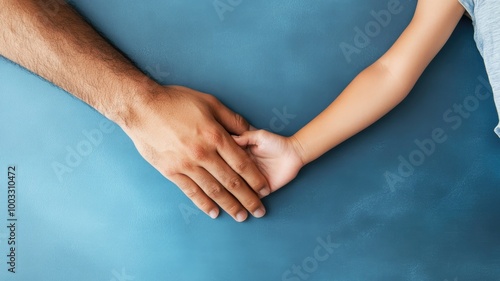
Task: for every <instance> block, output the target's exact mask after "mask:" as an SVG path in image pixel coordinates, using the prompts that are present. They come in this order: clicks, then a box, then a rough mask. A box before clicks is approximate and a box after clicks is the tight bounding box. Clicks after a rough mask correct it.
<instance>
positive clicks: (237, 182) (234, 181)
mask: <svg viewBox="0 0 500 281" xmlns="http://www.w3.org/2000/svg"><path fill="white" fill-rule="evenodd" d="M242 187H243V182H242V180H241V179H240V178H236V177H234V178H231V179H230V180H229V182H228V184H227V189H228V190H230V191H238V190H240V189H241V188H242Z"/></svg>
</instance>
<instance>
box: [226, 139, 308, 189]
mask: <svg viewBox="0 0 500 281" xmlns="http://www.w3.org/2000/svg"><path fill="white" fill-rule="evenodd" d="M233 138H234V140H235V141H236V143H237V144H238V145H240V146H241V147H244V148H245V147H248V150H249V151H250V156H251V157H252V159H253V160H254V161H255V163H256V164H257V167H258V168H259V169H260V171H261V172H262V174H264V176H265V177H266V178H267V181H268V183H269V188H270V189H271V192H274V191H276V190H278V189H279V188H281V187H282V186H284V185H285V184H287V183H288V182H290V181H291V180H293V179H294V178H295V177H296V176H297V173H298V172H299V170H300V169H301V168H302V167H303V166H304V162H303V161H302V159H301V148H300V144H299V143H298V142H297V141H296V139H295V138H294V137H289V138H287V137H283V136H280V135H276V134H273V133H270V132H268V131H265V130H258V131H247V132H244V133H243V134H242V135H240V136H233Z"/></svg>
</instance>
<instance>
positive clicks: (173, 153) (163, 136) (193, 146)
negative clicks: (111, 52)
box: [122, 86, 304, 222]
mask: <svg viewBox="0 0 500 281" xmlns="http://www.w3.org/2000/svg"><path fill="white" fill-rule="evenodd" d="M143 96H144V98H143V99H141V102H137V103H136V105H135V107H134V108H133V109H132V110H130V112H129V116H128V117H127V119H128V121H127V122H126V123H125V124H126V125H124V126H122V127H123V129H124V131H125V132H126V133H127V134H128V135H129V136H130V138H131V139H132V141H133V142H134V144H135V146H136V148H137V150H138V151H139V153H140V154H141V155H142V156H143V157H144V159H146V161H148V162H149V163H150V164H151V165H153V166H154V167H155V168H156V169H157V170H158V171H159V172H160V173H161V174H162V175H163V176H165V177H166V178H168V179H169V180H170V181H172V182H173V183H175V184H176V185H177V186H178V187H179V188H180V189H181V190H182V191H183V192H184V193H185V194H186V196H188V197H189V198H190V199H191V200H192V201H193V202H194V204H195V205H196V206H197V207H198V208H199V209H201V210H202V211H203V212H205V213H206V214H207V215H209V216H210V217H211V218H216V217H218V215H219V212H220V211H219V207H220V208H222V209H223V210H224V211H226V212H227V213H228V214H229V215H231V216H232V217H233V218H234V219H235V220H236V221H238V222H242V221H244V220H246V219H247V217H248V212H249V213H250V214H252V215H253V216H254V217H257V218H260V217H262V216H264V215H265V213H266V209H265V207H264V205H263V204H262V202H261V200H260V198H262V197H265V196H267V195H269V194H270V193H271V192H274V191H276V190H277V189H279V188H281V187H282V186H284V185H285V184H286V183H288V182H289V181H291V180H292V179H293V178H295V176H296V175H297V173H298V171H299V170H300V168H301V167H302V166H303V165H304V162H303V160H302V158H301V148H300V144H299V143H298V142H297V141H296V140H295V139H294V138H293V137H290V138H287V137H282V136H279V135H275V134H273V133H270V132H267V131H264V130H253V129H252V127H251V126H250V125H249V124H248V122H247V121H246V120H245V119H244V118H243V117H241V116H240V115H238V114H236V113H234V112H232V111H231V110H230V109H228V108H227V107H226V106H224V105H223V104H222V103H221V102H220V101H218V100H217V99H216V98H215V97H214V96H212V95H209V94H204V93H201V92H198V91H195V90H192V89H189V88H185V87H180V86H158V87H156V88H155V90H154V91H150V92H149V93H147V94H145V95H143Z"/></svg>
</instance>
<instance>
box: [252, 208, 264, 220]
mask: <svg viewBox="0 0 500 281" xmlns="http://www.w3.org/2000/svg"><path fill="white" fill-rule="evenodd" d="M265 214H266V209H264V207H260V208H258V209H257V211H255V212H253V216H254V217H256V218H262V217H263V216H264V215H265Z"/></svg>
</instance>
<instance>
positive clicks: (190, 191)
mask: <svg viewBox="0 0 500 281" xmlns="http://www.w3.org/2000/svg"><path fill="white" fill-rule="evenodd" d="M184 194H186V196H187V197H189V198H191V199H195V198H197V197H198V195H199V194H200V190H199V189H197V188H189V189H185V190H184Z"/></svg>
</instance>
